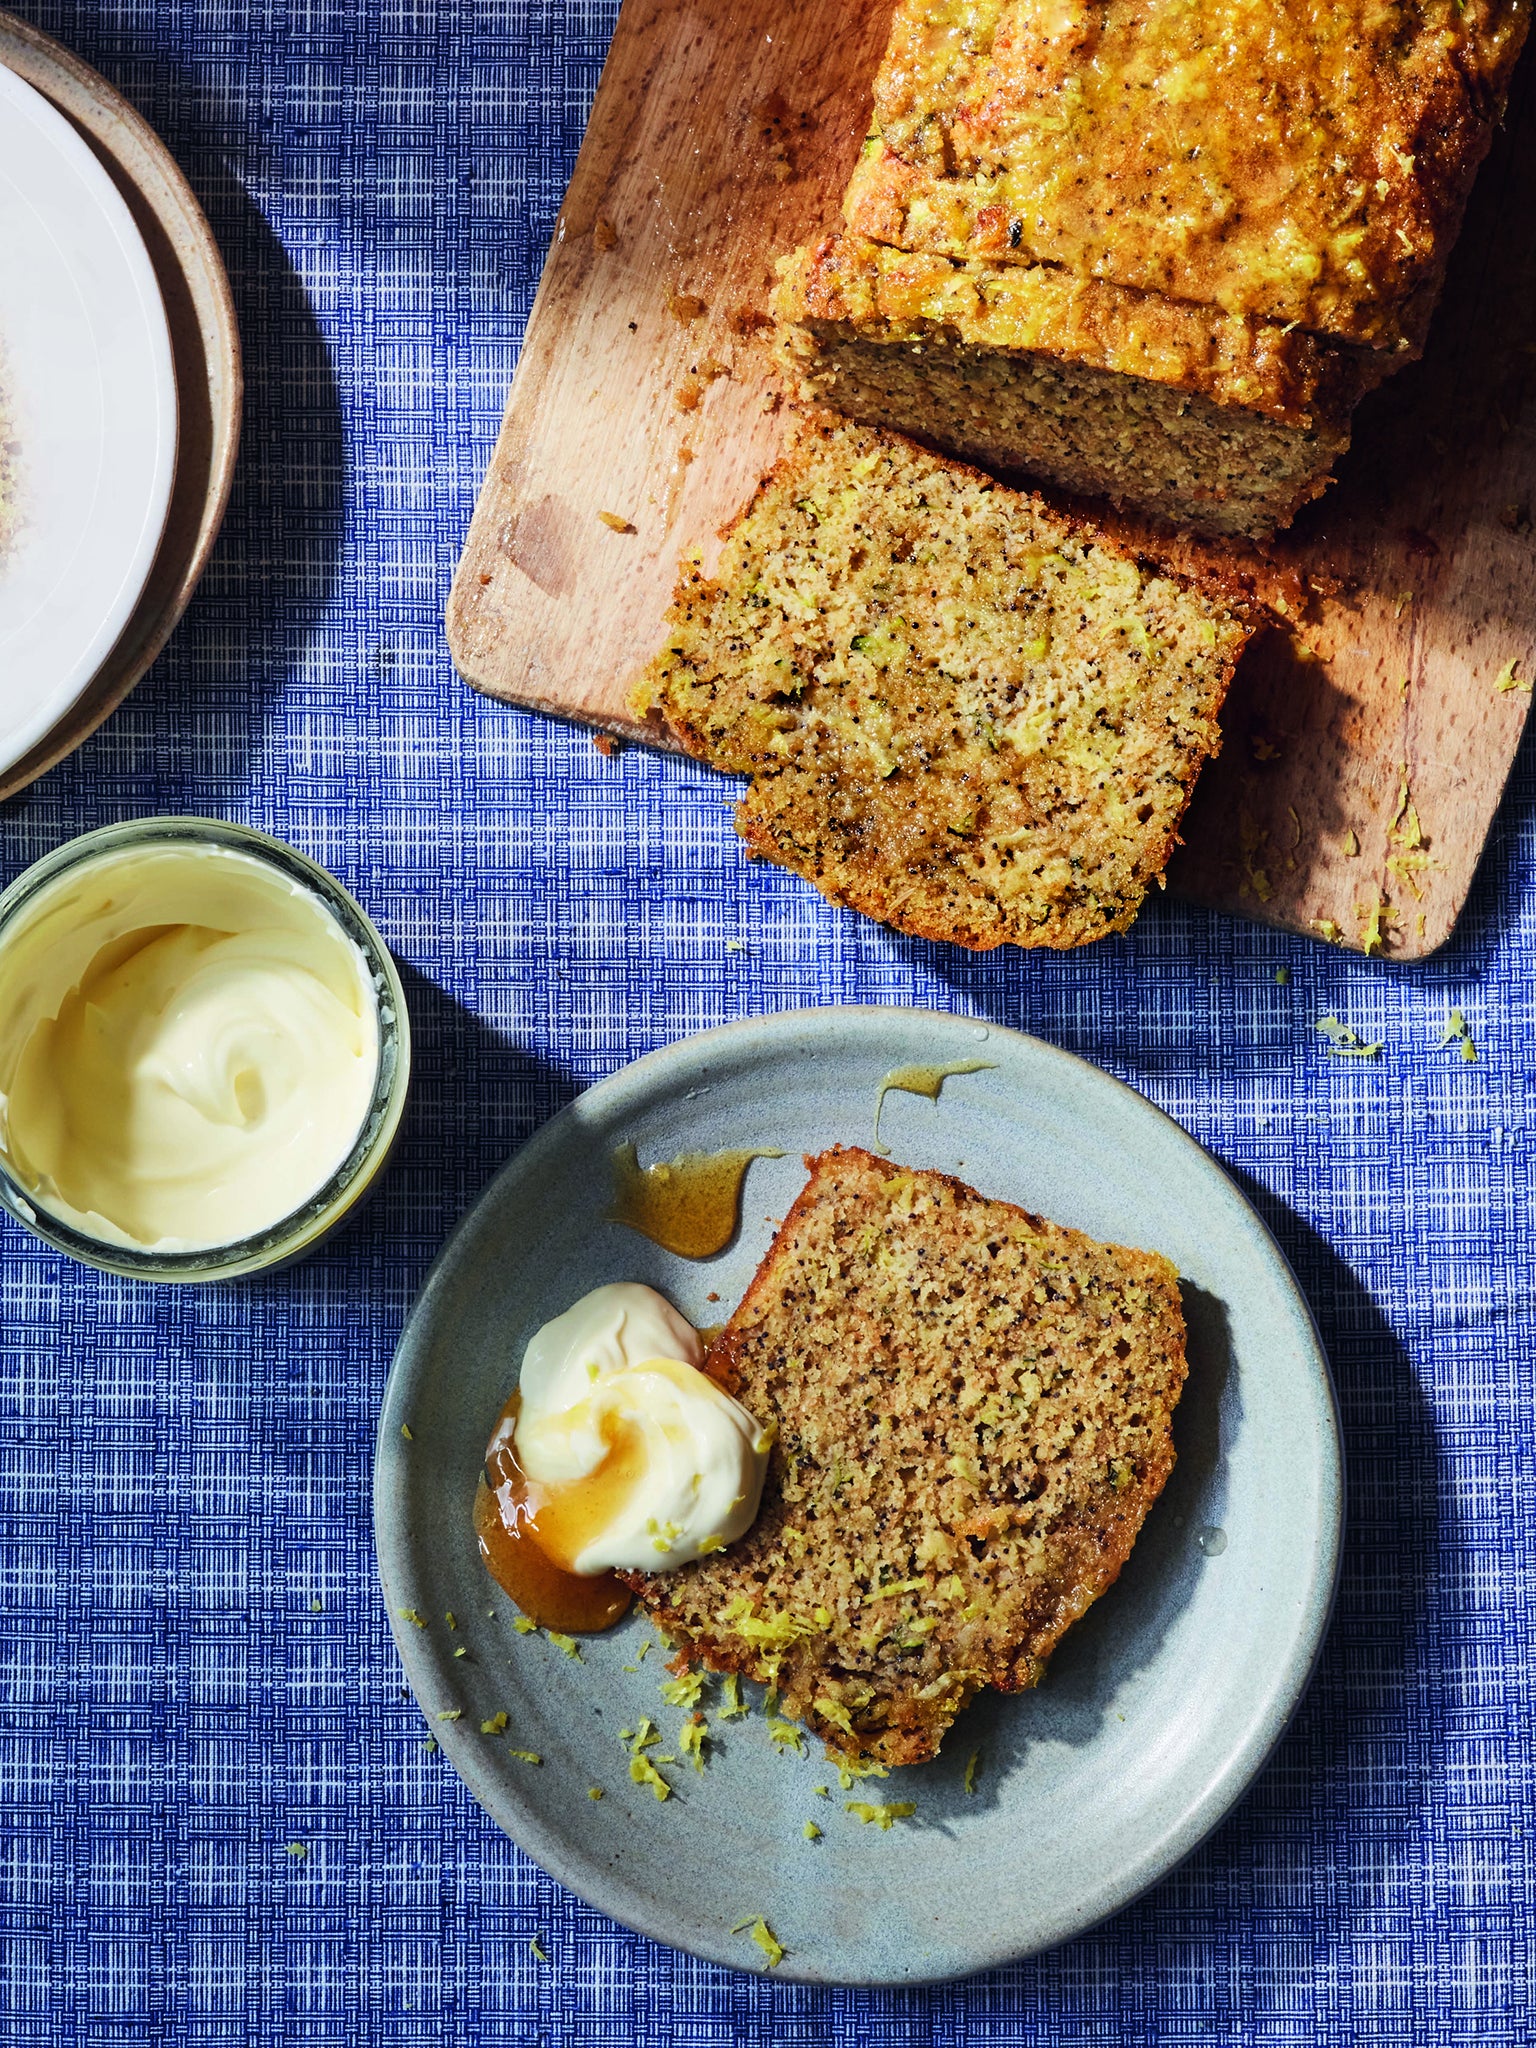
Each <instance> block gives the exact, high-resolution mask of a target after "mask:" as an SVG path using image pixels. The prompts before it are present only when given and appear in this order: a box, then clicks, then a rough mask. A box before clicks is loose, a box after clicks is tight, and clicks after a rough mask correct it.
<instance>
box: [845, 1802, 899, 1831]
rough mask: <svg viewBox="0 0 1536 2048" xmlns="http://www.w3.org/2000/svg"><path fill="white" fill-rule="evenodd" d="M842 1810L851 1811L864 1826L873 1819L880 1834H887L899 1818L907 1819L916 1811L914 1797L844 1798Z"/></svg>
mask: <svg viewBox="0 0 1536 2048" xmlns="http://www.w3.org/2000/svg"><path fill="white" fill-rule="evenodd" d="M843 1811H844V1812H845V1813H851V1814H852V1815H853V1816H854V1817H855V1819H857V1820H861V1821H862V1822H863V1823H864V1825H865V1826H866V1827H868V1826H869V1824H870V1822H871V1821H873V1822H874V1824H875V1826H876V1827H877V1828H879V1830H880V1832H881V1833H882V1834H887V1833H889V1831H890V1830H891V1829H892V1828H893V1827H894V1826H895V1825H896V1823H897V1821H899V1820H907V1819H908V1818H909V1817H910V1816H911V1815H912V1814H914V1813H916V1811H917V1801H916V1800H915V1799H887V1800H884V1801H879V1800H873V1799H845V1800H844V1801H843Z"/></svg>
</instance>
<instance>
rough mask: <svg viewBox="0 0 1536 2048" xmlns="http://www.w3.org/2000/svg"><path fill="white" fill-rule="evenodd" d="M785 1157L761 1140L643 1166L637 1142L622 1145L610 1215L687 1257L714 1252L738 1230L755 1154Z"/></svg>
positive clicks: (617, 1156) (710, 1255)
mask: <svg viewBox="0 0 1536 2048" xmlns="http://www.w3.org/2000/svg"><path fill="white" fill-rule="evenodd" d="M783 1157H784V1154H783V1153H782V1152H781V1151H777V1150H775V1149H774V1148H773V1147H771V1146H767V1145H756V1146H751V1147H748V1148H744V1149H742V1150H740V1151H734V1152H684V1153H682V1154H681V1155H680V1156H679V1157H678V1158H676V1159H667V1160H658V1161H657V1162H656V1164H655V1165H654V1166H642V1165H641V1164H640V1159H639V1155H638V1153H637V1152H636V1150H635V1147H634V1146H633V1145H620V1146H619V1147H618V1148H617V1149H616V1150H615V1152H614V1155H613V1207H612V1209H610V1210H609V1212H608V1215H609V1221H610V1222H613V1223H622V1224H624V1225H626V1226H627V1228H629V1229H630V1230H635V1231H638V1232H639V1233H640V1235H641V1236H642V1237H648V1238H649V1239H650V1240H651V1242H652V1244H659V1245H660V1246H661V1248H662V1250H663V1251H668V1252H676V1253H677V1254H678V1255H679V1257H681V1258H685V1259H709V1258H713V1257H714V1255H715V1253H716V1252H722V1251H724V1250H725V1247H726V1246H727V1245H728V1244H729V1243H730V1241H731V1239H732V1238H733V1237H734V1236H735V1235H736V1225H737V1222H738V1220H739V1218H740V1215H741V1187H742V1182H743V1181H744V1180H745V1179H746V1177H747V1168H748V1167H749V1166H750V1165H751V1164H752V1161H753V1160H754V1159H782V1158H783Z"/></svg>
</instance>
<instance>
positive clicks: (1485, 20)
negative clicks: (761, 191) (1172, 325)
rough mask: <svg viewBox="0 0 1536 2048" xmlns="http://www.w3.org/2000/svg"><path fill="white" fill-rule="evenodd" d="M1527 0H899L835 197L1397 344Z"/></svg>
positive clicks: (916, 231) (1420, 324)
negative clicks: (855, 166) (850, 171)
mask: <svg viewBox="0 0 1536 2048" xmlns="http://www.w3.org/2000/svg"><path fill="white" fill-rule="evenodd" d="M1528 22H1529V0H1380V4H1377V5H1372V6H1369V7H1366V6H1362V5H1360V4H1359V0H1201V4H1200V5H1190V4H1189V0H1092V4H1089V0H900V4H899V5H898V7H897V10H896V17H895V21H894V24H893V27H892V32H891V39H890V43H889V46H888V48H887V52H886V57H885V60H884V63H883V65H882V67H881V70H880V74H879V77H878V80H877V83H876V90H875V120H876V127H877V131H878V136H879V141H878V143H877V144H876V145H875V146H874V147H873V148H872V150H871V151H870V154H869V156H868V158H867V160H866V162H865V163H864V164H863V165H862V166H861V168H860V172H859V174H858V175H857V176H856V178H855V180H854V183H853V186H852V188H851V189H850V193H849V201H848V214H847V217H848V222H849V225H850V227H852V228H853V229H855V230H856V231H857V232H859V233H862V234H867V235H869V236H871V237H872V238H873V239H875V240H879V241H888V242H891V243H893V244H895V245H897V246H899V247H902V248H906V249H912V250H923V251H927V252H929V253H932V254H937V255H947V256H951V257H962V258H976V259H984V260H987V261H993V262H999V263H1004V264H1007V263H1024V264H1029V263H1038V262H1049V263H1056V264H1060V265H1062V266H1063V267H1064V268H1066V269H1068V270H1071V271H1073V272H1074V273H1076V274H1078V275H1080V276H1084V277H1096V278H1102V279H1104V280H1106V281H1109V282H1112V283H1116V284H1122V285H1129V286H1132V287H1135V288H1138V289H1141V290H1147V291H1158V292H1163V293H1166V294H1167V295H1168V296H1170V297H1173V298H1178V299H1185V300H1191V301H1195V302H1199V303H1204V304H1209V305H1212V306H1219V307H1222V308H1224V309H1225V310H1227V311H1228V312H1231V313H1235V314H1240V315H1248V316H1255V317H1259V318H1265V319H1269V320H1274V321H1279V322H1292V321H1294V322H1298V323H1300V324H1301V325H1302V326H1304V327H1308V328H1314V329H1316V330H1318V331H1320V332H1323V333H1328V334H1332V335H1336V336H1340V337H1343V338H1345V339H1348V340H1350V341H1354V342H1359V343H1364V344H1367V345H1369V346H1372V347H1375V348H1383V349H1388V350H1402V349H1411V348H1413V347H1416V346H1417V345H1419V344H1420V343H1421V342H1422V338H1423V333H1424V329H1425V327H1426V325H1427V323H1428V319H1429V315H1430V312H1431V310H1432V307H1433V302H1434V297H1435V294H1436V292H1437V291H1438V289H1439V282H1440V277H1441V274H1442V271H1443V268H1444V263H1445V259H1446V256H1447V253H1448V251H1449V248H1450V245H1451V243H1452V242H1453V240H1454V239H1455V236H1456V233H1457V231H1458V229H1459V226H1460V222H1461V215H1462V211H1463V208H1464V205H1465V202H1466V197H1467V193H1468V191H1469V190H1470V188H1471V184H1472V180H1473V178H1474V176H1475V174H1476V171H1477V167H1478V165H1479V164H1480V163H1481V161H1482V159H1483V156H1484V155H1485V154H1486V151H1487V148H1488V144H1489V141H1490V139H1491V135H1492V131H1493V127H1494V125H1495V124H1496V122H1497V121H1498V119H1499V117H1500V115H1501V113H1502V110H1503V105H1504V99H1505V95H1506V93H1507V90H1508V85H1509V79H1510V74H1511V72H1512V70H1513V67H1514V63H1515V59H1516V57H1517V56H1518V54H1519V51H1520V47H1521V44H1522V42H1523V41H1524V38H1525V33H1526V29H1527V26H1528Z"/></svg>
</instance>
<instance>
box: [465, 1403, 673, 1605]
mask: <svg viewBox="0 0 1536 2048" xmlns="http://www.w3.org/2000/svg"><path fill="white" fill-rule="evenodd" d="M520 1406H521V1402H520V1400H519V1398H518V1396H517V1395H516V1394H514V1395H513V1396H512V1399H511V1400H510V1401H509V1402H508V1403H507V1405H506V1407H505V1408H504V1409H503V1410H502V1412H501V1416H500V1419H499V1420H498V1422H497V1424H496V1428H495V1430H494V1431H493V1432H492V1435H491V1441H490V1445H489V1447H488V1448H487V1450H486V1454H485V1476H484V1478H482V1480H481V1481H480V1485H479V1488H478V1490H477V1491H476V1494H475V1535H476V1537H477V1538H478V1539H479V1543H480V1555H481V1556H482V1557H483V1558H484V1560H485V1568H486V1570H487V1571H488V1572H489V1573H490V1575H491V1577H492V1578H493V1579H494V1580H495V1581H496V1583H497V1585H498V1586H500V1587H501V1589H502V1591H503V1592H505V1593H510V1594H511V1596H512V1598H513V1599H514V1600H515V1601H516V1602H517V1604H518V1606H519V1607H520V1608H521V1609H522V1611H523V1613H524V1614H526V1615H527V1616H528V1619H529V1620H530V1621H536V1622H537V1623H538V1624H539V1626H540V1628H552V1629H558V1630H559V1631H560V1632H561V1634H563V1635H572V1636H581V1635H598V1634H600V1633H601V1632H602V1630H604V1629H605V1628H612V1627H613V1624H614V1623H615V1622H616V1621H618V1620H619V1619H620V1617H621V1616H622V1615H623V1614H625V1613H626V1611H627V1610H628V1607H629V1603H630V1600H631V1599H632V1598H633V1595H632V1594H631V1593H630V1590H629V1588H628V1587H627V1586H626V1585H625V1584H624V1583H623V1581H622V1580H621V1579H619V1578H618V1577H617V1575H616V1574H615V1573H613V1572H599V1573H596V1574H595V1575H591V1576H588V1575H585V1574H582V1573H579V1572H572V1571H567V1570H566V1569H565V1567H564V1565H562V1564H560V1563H559V1562H558V1561H557V1558H556V1557H555V1556H552V1555H551V1550H554V1551H558V1552H560V1553H561V1554H563V1555H565V1556H574V1555H576V1554H578V1553H579V1552H580V1550H581V1548H582V1546H583V1543H584V1542H585V1540H586V1537H587V1534H588V1531H589V1530H590V1529H591V1528H599V1527H601V1526H603V1525H604V1524H605V1523H606V1521H607V1520H608V1518H609V1515H610V1514H611V1512H612V1509H613V1505H614V1501H615V1497H618V1498H620V1499H622V1497H623V1495H624V1494H625V1493H627V1492H628V1490H629V1488H630V1486H632V1485H633V1483H634V1479H635V1452H636V1446H635V1444H633V1443H632V1442H623V1441H621V1442H618V1443H615V1444H614V1445H613V1447H612V1451H611V1454H610V1456H609V1457H608V1458H607V1459H606V1460H605V1461H604V1463H603V1464H602V1465H601V1466H600V1467H599V1468H598V1470H597V1471H596V1472H595V1473H593V1474H592V1476H591V1477H590V1478H589V1479H584V1480H583V1481H582V1482H581V1483H580V1485H578V1486H572V1487H567V1488H562V1489H560V1494H561V1498H560V1499H559V1500H558V1502H557V1501H556V1499H555V1496H554V1494H553V1493H552V1492H551V1491H549V1490H546V1489H544V1488H542V1487H540V1486H538V1485H537V1484H536V1483H535V1482H534V1481H533V1480H531V1479H529V1477H528V1475H527V1474H526V1473H525V1472H524V1471H523V1468H522V1467H521V1465H519V1464H518V1462H517V1452H516V1450H515V1448H514V1444H513V1432H514V1431H515V1430H516V1428H517V1417H518V1410H519V1408H520ZM541 1516H542V1517H543V1518H544V1521H545V1523H546V1525H547V1526H546V1531H545V1534H546V1540H547V1541H548V1542H549V1544H550V1549H549V1550H546V1549H545V1548H544V1545H543V1544H542V1543H541V1542H540V1541H539V1533H540V1532H539V1521H540V1517H541Z"/></svg>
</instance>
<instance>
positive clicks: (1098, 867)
mask: <svg viewBox="0 0 1536 2048" xmlns="http://www.w3.org/2000/svg"><path fill="white" fill-rule="evenodd" d="M1251 630H1252V627H1251V624H1250V622H1249V621H1248V619H1246V618H1245V617H1243V616H1241V615H1240V613H1239V611H1238V610H1237V609H1236V608H1234V607H1231V606H1228V605H1227V604H1225V603H1223V602H1222V601H1220V600H1219V599H1218V598H1217V597H1215V596H1214V595H1212V594H1210V593H1206V592H1201V591H1198V590H1196V589H1194V588H1192V587H1191V586H1190V585H1189V584H1187V583H1186V582H1184V581H1182V580H1181V579H1179V578H1178V577H1176V576H1174V575H1171V574H1170V573H1168V572H1167V571H1166V570H1164V569H1161V568H1159V567H1157V566H1156V565H1153V564H1151V563H1149V562H1147V561H1144V560H1142V559H1140V558H1139V557H1137V556H1136V555H1135V554H1133V553H1132V552H1131V551H1130V550H1129V549H1127V548H1125V547H1123V546H1120V545H1119V544H1117V543H1114V542H1111V541H1109V540H1107V539H1106V538H1105V537H1104V535H1103V534H1102V533H1101V532H1100V531H1099V530H1098V529H1096V528H1094V527H1093V526H1091V525H1090V524H1089V523H1088V522H1087V521H1085V520H1081V519H1076V518H1072V517H1070V516H1068V515H1066V514H1063V513H1061V512H1058V511H1055V510H1053V509H1051V508H1049V507H1047V506H1046V505H1044V504H1043V503H1042V502H1041V501H1040V500H1039V499H1038V498H1035V497H1032V496H1029V495H1026V494H1024V493H1021V492H1015V491H1009V490H1006V489H1004V488H1003V487H1002V486H1001V485H998V484H996V483H994V482H993V480H992V479H991V478H989V477H986V476H984V475H982V474H980V473H979V472H977V471H975V470H971V469H967V468H966V467H964V466H963V465H961V464H959V463H954V462H950V461H947V460H946V459H945V458H943V457H942V456H936V455H934V454H932V453H931V452H930V451H929V450H928V449H926V448H923V447H920V446H918V445H917V444H916V443H914V442H912V441H910V440H908V439H906V438H905V437H904V436H901V435H897V434H890V433H883V432H879V431H877V430H873V429H870V428H866V427H861V426H858V425H856V424H854V423H852V422H850V421H848V420H845V419H840V418H838V417H837V416H836V415H834V414H830V413H817V414H811V415H807V416H805V417H803V418H801V419H799V420H797V421H796V422H795V423H794V426H793V428H792V431H791V434H790V437H789V440H788V444H787V446H786V448H785V451H784V454H783V456H782V457H781V459H780V461H779V462H778V464H777V465H776V466H775V468H774V470H773V471H772V472H771V473H770V475H769V476H768V477H767V478H766V479H765V480H764V482H763V484H762V485H761V486H760V488H759V490H758V493H757V495H756V497H755V498H754V499H753V501H752V503H751V505H750V506H749V507H747V508H746V510H745V511H744V512H743V513H742V514H741V515H740V516H739V518H738V519H737V520H736V521H735V522H734V524H733V525H732V527H731V528H730V529H729V530H728V533H727V537H726V540H725V545H724V548H723V551H722V554H721V557H720V562H719V566H718V569H717V572H716V574H715V576H714V577H706V576H705V575H704V574H703V573H702V570H701V569H700V568H699V567H698V566H697V565H696V564H685V567H684V573H683V578H682V581H681V583H680V584H679V586H678V590H677V595H676V599H675V601H674V604H673V606H672V609H671V611H670V612H669V614H668V630H667V640H666V644H665V646H664V647H663V649H662V651H661V652H660V653H659V654H658V655H657V656H656V658H655V659H654V660H653V661H652V662H651V664H650V666H649V667H648V668H647V670H646V671H645V674H644V676H643V677H642V679H641V681H640V683H639V684H638V685H637V687H636V690H635V691H634V693H633V694H632V698H631V702H632V705H633V707H634V709H635V710H636V711H637V713H640V714H641V715H645V714H651V715H655V716H659V717H661V718H664V719H665V720H666V722H667V724H668V725H669V726H670V727H671V728H672V731H673V732H674V733H675V735H676V736H677V738H678V740H679V742H680V743H681V745H682V746H683V747H684V748H685V749H686V750H687V751H688V752H689V753H691V754H694V755H696V756H697V757H698V758H699V759H701V760H705V761H708V762H710V763H712V765H714V766H715V767H718V768H722V769H724V770H726V771H727V772H729V773H733V774H742V775H748V776H750V777H751V778H752V787H751V789H750V791H749V792H748V794H747V796H746V798H745V800H744V801H743V803H742V805H741V807H740V810H739V811H738V813H737V825H738V829H739V830H740V831H741V833H742V834H743V836H744V837H745V838H746V839H747V841H748V843H749V844H750V845H751V846H752V847H753V849H754V851H756V852H759V853H761V854H763V855H764V856H765V857H766V858H768V859H771V860H774V861H777V862H779V863H781V864H782V865H784V866H786V867H789V868H791V869H793V870H794V871H795V872H796V873H798V874H801V875H804V876H805V877H806V878H807V879H808V880H810V881H812V882H814V883H815V885H816V887H817V888H819V889H820V890H821V891H822V892H823V893H824V894H825V895H827V896H829V897H831V898H832V899H833V900H834V901H838V902H842V903H846V904H848V905H850V906H851V907H852V908H854V909H857V910H860V911H862V912H864V913H865V915H867V916H870V917H875V918H879V919H880V920H881V921H882V922H884V923H886V924H891V925H894V926H896V927H897V928H898V929H899V930H902V931H907V932H912V933H914V934H915V935H917V936H919V937H924V938H932V939H937V940H948V941H950V942H952V943H955V944H958V945H963V946H970V947H976V948H986V947H992V946H997V945H1002V944H1005V943H1012V944H1014V945H1019V946H1051V947H1067V946H1076V945H1082V944H1084V943H1086V942H1087V941H1089V940H1091V939H1096V938H1100V937H1103V936H1104V935H1105V934H1106V933H1108V932H1113V931H1121V930H1124V929H1125V927H1126V926H1127V925H1128V924H1129V923H1130V922H1131V920H1132V919H1133V918H1134V917H1135V915H1136V912H1137V910H1138V909H1139V908H1140V905H1141V902H1142V900H1143V897H1144V896H1145V893H1146V890H1147V888H1148V886H1149V885H1150V884H1151V882H1152V881H1153V880H1154V879H1155V877H1156V876H1157V875H1158V874H1160V873H1161V871H1162V868H1163V865H1164V864H1165V863H1166V861H1167V859H1168V857H1169V855H1170V853H1171V851H1172V848H1173V845H1174V844H1175V841H1176V836H1177V829H1178V823H1179V820H1180V818H1181V817H1182V815H1183V812H1184V808H1185V806H1186V804H1187V803H1188V801H1189V796H1190V791H1191V789H1192V786H1193V784H1194V780H1195V777H1196V775H1197V774H1198V772H1199V768H1200V764H1201V762H1202V761H1203V760H1204V759H1205V758H1206V757H1207V756H1208V755H1209V754H1211V753H1214V752H1215V750H1216V747H1217V745H1218V744H1219V738H1220V735H1219V731H1218V728H1217V724H1216V714H1217V712H1218V710H1219V708H1220V705H1221V701H1222V698H1223V696H1224V694H1225V692H1226V688H1227V684H1228V682H1229V680H1230V677H1231V674H1232V670H1233V668H1234V666H1235V665H1236V662H1237V659H1238V656H1239V654H1240V653H1241V651H1242V648H1243V646H1244V644H1245V643H1246V641H1247V639H1248V637H1249V634H1250V632H1251Z"/></svg>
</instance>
